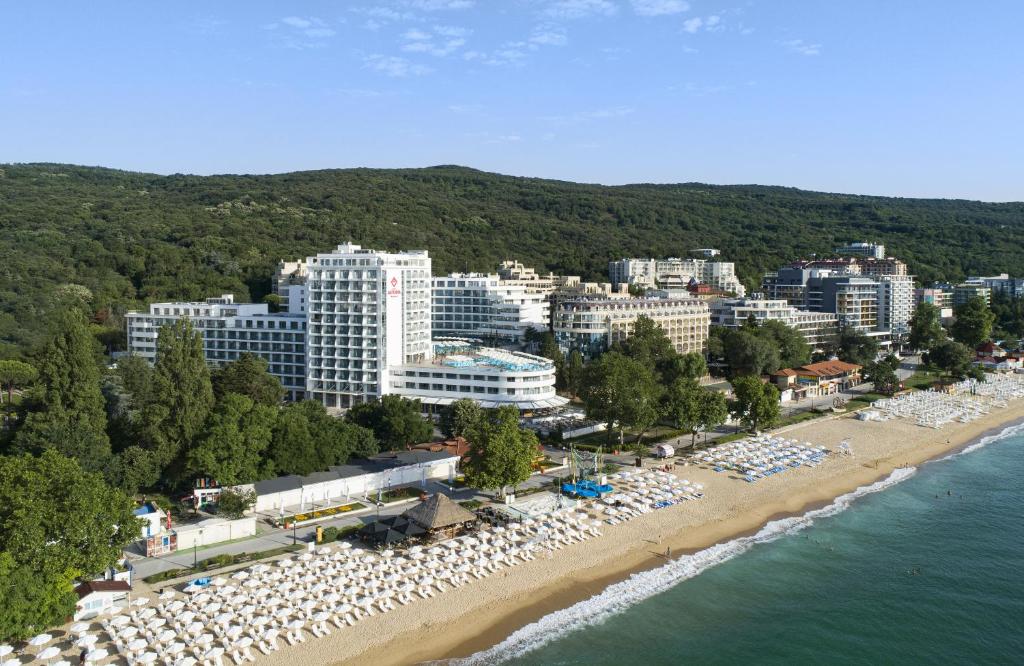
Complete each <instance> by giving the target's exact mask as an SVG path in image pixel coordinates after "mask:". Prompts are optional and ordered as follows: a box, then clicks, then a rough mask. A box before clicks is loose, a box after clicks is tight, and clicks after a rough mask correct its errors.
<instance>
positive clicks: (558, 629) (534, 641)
mask: <svg viewBox="0 0 1024 666" xmlns="http://www.w3.org/2000/svg"><path fill="white" fill-rule="evenodd" d="M916 471H917V468H916V467H903V468H900V469H897V470H895V471H893V473H892V474H890V475H889V476H888V477H886V478H885V479H882V480H881V481H877V482H875V483H872V484H871V485H869V486H861V487H860V488H857V489H856V490H854V491H853V492H850V493H846V494H845V495H840V496H839V497H837V498H835V499H834V500H833V501H832V503H831V504H829V505H828V506H825V507H822V508H820V509H813V510H811V511H808V512H807V513H805V514H803V515H801V516H794V517H791V518H782V519H780V520H773V521H771V522H769V523H767V524H766V525H765V526H764V527H762V528H761V529H760V530H759V531H758V532H757V533H756V534H753V535H751V536H745V537H739V538H737V539H733V540H732V541H727V542H725V543H720V544H716V545H714V546H711V547H710V548H706V549H704V550H701V551H698V552H696V553H693V554H692V555H684V556H682V557H679V558H677V559H675V560H672V561H671V562H668V563H667V564H665V565H664V566H661V567H658V568H656V569H651V570H649V571H643V572H640V573H636V574H633V575H632V576H630V577H629V578H628V579H626V580H624V581H622V582H621V583H615V584H614V585H610V586H608V587H607V588H605V590H604V591H603V592H601V593H600V594H597V595H594V596H593V597H590V598H589V599H587V600H585V601H581V602H579V603H577V604H575V605H573V606H570V607H569V608H565V609H563V610H559V611H556V612H554V613H551V614H549V615H545V616H544V617H542V618H541V619H539V620H537V621H536V622H534V623H532V624H528V625H526V626H525V627H523V628H521V629H519V630H518V631H516V632H514V633H513V634H512V635H510V636H509V637H508V638H506V639H505V640H503V641H502V642H501V643H499V644H497V645H495V646H494V647H492V648H489V649H487V650H484V651H481V652H477V653H475V654H473V655H470V656H469V657H466V658H464V659H456V660H452V661H450V662H448V663H451V664H459V665H465V666H475V665H476V664H495V663H500V662H502V661H506V660H508V659H512V658H515V657H519V656H522V655H524V654H526V653H528V652H530V651H532V650H536V649H537V648H539V647H541V646H543V645H546V644H547V643H550V642H551V641H554V640H556V639H558V638H561V637H562V636H564V635H566V634H567V633H570V632H572V631H575V630H577V629H580V628H582V627H586V626H591V625H595V624H599V623H601V622H603V621H604V620H606V619H607V618H609V617H611V616H612V615H615V614H616V613H619V612H622V611H624V610H626V609H627V608H629V607H630V606H633V605H636V604H637V603H640V602H641V601H643V600H645V599H648V598H650V597H652V596H654V595H656V594H659V593H661V592H664V591H665V590H667V589H669V588H671V587H673V586H674V585H677V584H678V583H680V582H682V581H684V580H687V579H689V578H693V577H695V576H697V575H699V574H700V573H701V572H703V571H705V570H707V569H709V568H711V567H713V566H715V565H716V564H721V563H722V562H725V561H727V560H730V559H732V558H734V557H736V556H737V555H739V554H741V553H744V552H746V551H747V550H750V549H751V548H752V547H753V546H755V545H756V544H759V543H768V542H771V541H775V540H776V539H779V538H781V537H783V536H785V535H787V534H794V533H796V532H799V531H801V530H803V529H805V528H807V527H810V526H811V525H812V524H813V523H814V519H815V518H823V517H826V516H833V515H836V514H838V513H840V512H842V511H845V510H846V509H847V508H848V507H849V506H850V505H851V504H852V503H853V502H854V501H855V500H856V499H857V498H859V497H863V496H864V495H870V494H872V493H877V492H879V491H882V490H885V489H886V488H888V487H890V486H893V485H895V484H897V483H900V482H901V481H904V480H906V479H908V478H910V477H911V476H913V475H914V473H915V472H916Z"/></svg>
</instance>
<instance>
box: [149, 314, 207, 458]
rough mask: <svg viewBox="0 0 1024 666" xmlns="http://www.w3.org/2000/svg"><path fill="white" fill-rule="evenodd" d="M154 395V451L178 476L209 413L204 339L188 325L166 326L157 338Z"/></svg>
mask: <svg viewBox="0 0 1024 666" xmlns="http://www.w3.org/2000/svg"><path fill="white" fill-rule="evenodd" d="M156 347H157V357H156V363H155V365H154V368H153V395H152V400H151V402H150V403H149V405H147V407H148V408H149V411H150V414H149V416H148V418H149V421H150V423H151V424H152V425H153V426H154V427H153V429H152V432H153V435H154V436H155V437H154V439H156V441H155V442H153V448H154V450H155V452H156V454H157V456H158V459H159V460H160V462H161V464H162V465H164V466H169V465H172V466H174V467H175V468H177V469H176V470H175V471H176V472H178V473H180V472H181V471H182V470H181V468H182V467H183V464H184V455H185V454H187V452H188V450H189V449H190V448H191V447H192V445H193V443H194V442H195V441H196V438H197V437H198V436H199V434H200V432H202V429H203V427H204V426H205V425H206V419H207V417H208V416H209V414H210V409H211V408H212V407H213V402H214V398H213V387H212V385H211V383H210V369H209V368H208V367H207V365H206V360H205V359H204V357H203V342H202V336H201V335H200V334H199V333H198V332H197V331H196V330H195V329H194V328H192V324H191V322H190V321H189V320H188V319H179V320H177V321H175V322H173V323H170V324H166V325H164V326H163V327H162V328H161V329H160V333H159V334H158V336H157V343H156Z"/></svg>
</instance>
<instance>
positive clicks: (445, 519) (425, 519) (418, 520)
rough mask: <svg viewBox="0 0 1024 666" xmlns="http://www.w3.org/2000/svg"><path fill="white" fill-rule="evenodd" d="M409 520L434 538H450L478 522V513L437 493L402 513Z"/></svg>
mask: <svg viewBox="0 0 1024 666" xmlns="http://www.w3.org/2000/svg"><path fill="white" fill-rule="evenodd" d="M402 515H403V516H405V518H406V519H408V520H409V522H412V523H415V524H416V525H419V526H420V527H422V528H423V529H424V530H426V532H427V535H428V536H429V537H430V538H433V539H450V538H452V537H455V536H458V535H459V534H461V533H462V532H463V531H465V530H466V529H469V528H471V527H472V526H473V525H475V524H476V522H477V517H476V514H474V513H473V512H472V511H469V510H468V509H465V508H464V507H461V506H459V505H458V504H456V503H455V502H453V501H451V500H450V499H448V496H447V495H443V494H441V493H435V494H433V495H431V496H430V497H429V498H427V500H426V501H425V502H421V503H419V504H417V505H416V506H414V507H413V508H411V509H409V510H408V511H406V512H405V513H403V514H402Z"/></svg>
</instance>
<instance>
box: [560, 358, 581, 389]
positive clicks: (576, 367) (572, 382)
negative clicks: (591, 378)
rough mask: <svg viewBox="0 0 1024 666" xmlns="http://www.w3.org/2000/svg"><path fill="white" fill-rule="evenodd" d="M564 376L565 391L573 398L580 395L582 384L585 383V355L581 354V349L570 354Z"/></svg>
mask: <svg viewBox="0 0 1024 666" xmlns="http://www.w3.org/2000/svg"><path fill="white" fill-rule="evenodd" d="M562 376H563V378H564V382H563V383H564V384H565V390H566V391H568V392H569V395H571V396H572V397H576V396H577V395H579V393H580V382H582V381H583V354H582V353H580V350H579V349H573V350H572V351H570V352H569V358H568V360H566V362H565V368H564V369H563V371H562Z"/></svg>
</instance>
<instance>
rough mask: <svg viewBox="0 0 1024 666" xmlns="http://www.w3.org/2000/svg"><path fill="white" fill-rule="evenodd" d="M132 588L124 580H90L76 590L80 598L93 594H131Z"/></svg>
mask: <svg viewBox="0 0 1024 666" xmlns="http://www.w3.org/2000/svg"><path fill="white" fill-rule="evenodd" d="M131 590H132V586H131V585H129V584H128V582H127V581H123V580H90V581H89V582H87V583H82V584H81V585H79V586H78V587H76V588H75V593H76V594H77V595H78V598H79V599H81V598H82V597H85V596H88V595H90V594H92V593H93V592H131Z"/></svg>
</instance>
